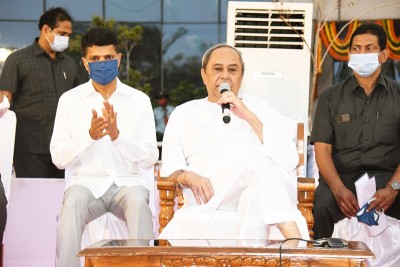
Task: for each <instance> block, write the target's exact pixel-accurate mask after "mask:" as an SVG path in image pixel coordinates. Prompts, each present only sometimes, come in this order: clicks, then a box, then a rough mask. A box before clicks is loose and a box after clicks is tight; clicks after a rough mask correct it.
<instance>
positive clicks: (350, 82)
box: [347, 73, 389, 93]
mask: <svg viewBox="0 0 400 267" xmlns="http://www.w3.org/2000/svg"><path fill="white" fill-rule="evenodd" d="M347 82H348V88H350V91H349V93H350V92H354V91H355V90H356V89H357V88H361V87H360V86H359V85H358V82H357V79H356V77H355V76H354V74H353V75H352V76H351V77H350V79H349V80H348V81H347ZM378 87H383V88H385V89H386V90H389V89H388V86H387V83H386V80H385V78H384V76H383V75H382V73H380V74H379V76H378V79H377V82H376V85H375V89H376V88H378ZM375 89H374V90H375Z"/></svg>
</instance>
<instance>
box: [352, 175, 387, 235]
mask: <svg viewBox="0 0 400 267" xmlns="http://www.w3.org/2000/svg"><path fill="white" fill-rule="evenodd" d="M355 186H356V192H357V200H358V206H360V207H362V206H364V205H365V203H367V202H368V201H369V200H370V199H371V198H372V197H373V196H374V194H375V192H376V182H375V176H372V177H369V176H368V174H367V173H365V174H364V175H363V176H361V177H360V178H358V180H357V181H356V182H355ZM378 223H379V225H372V226H368V225H366V224H364V227H365V229H366V230H367V233H368V235H369V236H377V235H379V234H380V233H382V232H383V231H385V230H386V228H387V227H388V226H389V224H388V222H387V219H386V215H385V214H384V213H380V216H379V220H378Z"/></svg>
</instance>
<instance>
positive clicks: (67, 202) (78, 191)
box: [63, 185, 91, 209]
mask: <svg viewBox="0 0 400 267" xmlns="http://www.w3.org/2000/svg"><path fill="white" fill-rule="evenodd" d="M90 194H91V193H90V191H89V189H87V188H85V187H84V186H81V185H73V186H71V187H69V188H68V189H67V190H66V191H65V193H64V199H63V208H69V209H71V208H72V209H75V208H78V207H86V208H87V206H88V204H89V202H90Z"/></svg>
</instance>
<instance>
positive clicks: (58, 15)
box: [38, 7, 72, 30]
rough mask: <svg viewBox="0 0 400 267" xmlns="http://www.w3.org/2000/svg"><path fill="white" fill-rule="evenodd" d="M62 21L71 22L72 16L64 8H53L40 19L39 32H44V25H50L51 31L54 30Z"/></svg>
mask: <svg viewBox="0 0 400 267" xmlns="http://www.w3.org/2000/svg"><path fill="white" fill-rule="evenodd" d="M61 21H71V22H72V18H71V16H70V14H69V13H68V12H67V10H65V9H64V8H62V7H53V8H50V9H49V10H47V11H46V12H44V13H43V15H42V16H40V19H39V23H38V26H39V30H42V28H43V25H45V24H46V25H48V26H49V27H50V29H52V30H53V29H54V28H56V26H57V23H58V22H61Z"/></svg>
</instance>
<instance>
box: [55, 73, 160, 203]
mask: <svg viewBox="0 0 400 267" xmlns="http://www.w3.org/2000/svg"><path fill="white" fill-rule="evenodd" d="M103 101H104V99H103V97H102V96H101V94H99V93H98V92H96V90H95V89H94V87H93V84H92V80H89V81H88V82H87V83H84V84H81V85H80V86H78V87H76V88H74V89H71V90H69V91H68V92H66V93H64V94H63V95H62V96H61V97H60V100H59V102H58V107H57V113H56V119H55V123H54V131H53V135H52V138H51V142H50V152H51V157H52V160H53V163H54V164H55V165H56V166H57V167H58V168H60V169H64V168H65V189H67V188H68V187H70V186H72V185H82V186H85V187H86V188H88V189H89V190H90V191H91V192H92V194H93V196H95V197H96V198H99V197H101V196H102V195H103V194H104V193H105V192H106V191H107V190H108V188H110V186H111V184H112V183H113V182H115V183H116V184H117V185H118V186H123V185H125V186H143V187H145V188H147V189H148V190H149V191H151V190H152V188H153V184H154V181H153V180H154V170H153V166H154V163H155V162H156V161H157V158H158V149H157V141H156V134H155V125H154V116H153V110H152V108H151V103H150V99H149V97H148V96H147V95H146V94H144V93H143V92H141V91H139V90H136V89H134V88H132V87H129V86H127V85H125V84H123V83H122V82H121V81H120V80H119V79H118V78H117V87H116V90H115V92H114V93H113V94H112V95H111V97H110V98H109V99H108V102H109V103H110V104H112V105H113V106H114V111H115V112H117V113H118V115H117V123H118V130H119V131H120V134H119V136H118V138H117V139H116V140H114V141H111V140H110V137H109V136H108V135H107V136H104V137H103V138H101V139H99V140H93V139H92V138H91V137H90V135H89V128H90V124H91V119H92V109H95V110H96V111H97V114H98V116H102V109H103V108H104V104H103Z"/></svg>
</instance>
